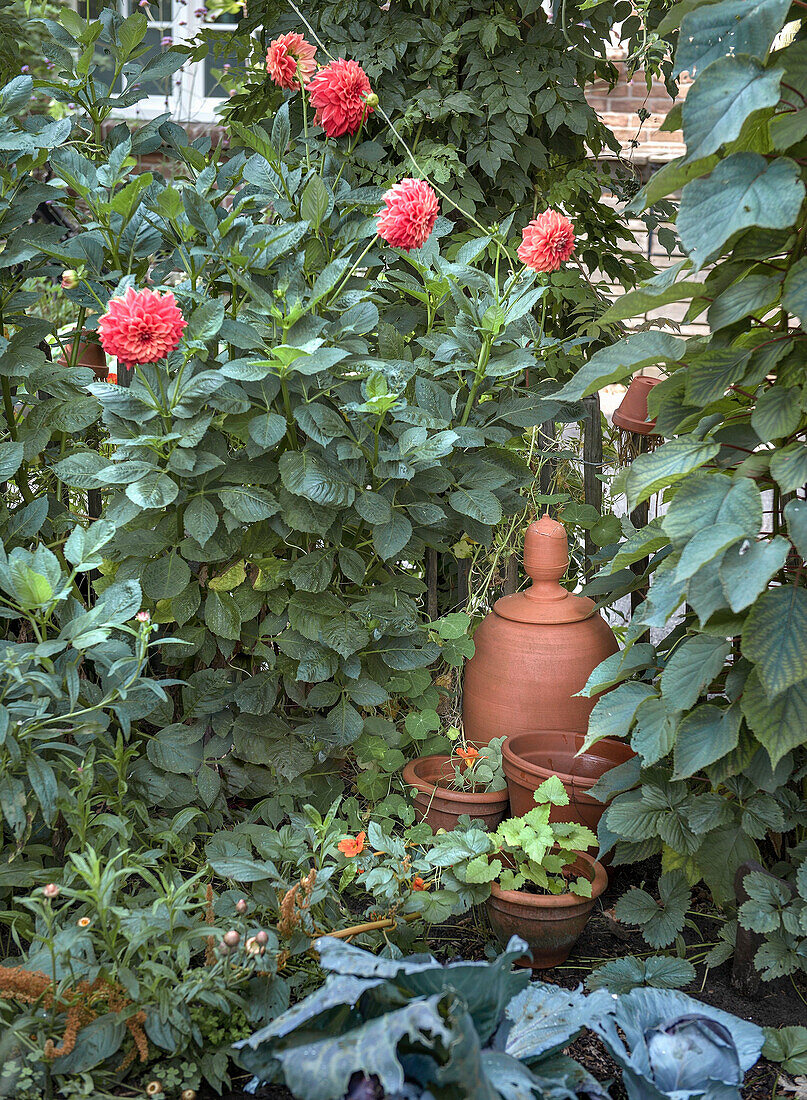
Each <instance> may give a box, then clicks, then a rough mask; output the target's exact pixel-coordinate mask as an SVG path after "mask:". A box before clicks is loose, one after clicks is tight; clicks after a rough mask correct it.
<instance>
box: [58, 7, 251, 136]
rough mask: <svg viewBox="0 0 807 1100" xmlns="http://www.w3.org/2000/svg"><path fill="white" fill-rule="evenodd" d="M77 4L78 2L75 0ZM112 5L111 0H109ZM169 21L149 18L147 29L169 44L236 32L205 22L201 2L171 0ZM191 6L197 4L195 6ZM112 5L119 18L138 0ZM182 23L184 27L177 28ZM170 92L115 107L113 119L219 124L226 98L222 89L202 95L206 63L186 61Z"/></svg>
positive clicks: (229, 26)
mask: <svg viewBox="0 0 807 1100" xmlns="http://www.w3.org/2000/svg"><path fill="white" fill-rule="evenodd" d="M75 2H76V4H77V5H80V3H81V0H75ZM110 2H112V0H110ZM170 2H171V19H170V21H169V20H165V19H153V18H151V17H149V26H150V27H156V28H157V29H159V30H160V31H161V32H162V33H161V36H160V37H166V36H168V37H170V38H171V40H172V42H174V43H180V42H193V41H194V40H195V39H196V37H197V35H198V34H199V32H200V31H202V30H204V29H209V30H216V31H223V32H228V31H235V30H237V29H238V24H237V23H220V22H216V23H208V22H206V20H205V15H204V13H205V8H204V6H203V5H204V0H170ZM194 5H196V6H195V7H194ZM115 6H116V7H117V9H118V11H119V12H120V14H121V15H122V16H124V17H125V16H126V15H127V14H128V13H129V11H130V10H135V11H136V10H137V0H117V2H116V4H115ZM180 23H184V24H185V25H184V26H180ZM168 79H170V80H171V88H172V90H171V92H170V94H167V95H147V96H144V97H143V99H141V100H139V101H138V102H137V103H133V104H132V105H131V107H120V108H117V109H116V110H115V111H114V112H113V115H112V117H113V118H123V119H128V120H130V121H131V120H133V119H139V120H141V121H143V122H148V121H150V120H151V119H153V118H157V117H158V116H159V115H164V114H166V113H168V114H170V115H171V117H172V119H173V120H174V121H176V122H179V123H203V124H212V123H216V122H218V115H217V113H216V109H217V108H219V107H220V106H221V104H222V103H223V102H224V101H225V99H226V98H227V93H226V92H225V91H224V90H223V89H222V93H221V95H216V96H209V95H205V94H204V84H205V60H204V59H202V60H201V61H190V60H189V61H186V63H185V64H184V65H183V66H182V68H181V69H178V70H177V71H176V73H174V75H173V76H172V77H170V78H168Z"/></svg>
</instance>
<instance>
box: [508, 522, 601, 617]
mask: <svg viewBox="0 0 807 1100" xmlns="http://www.w3.org/2000/svg"><path fill="white" fill-rule="evenodd" d="M568 565H569V540H568V538H567V537H566V528H565V527H564V526H563V524H562V523H559V522H558V521H557V520H556V519H552V517H551V516H550V515H549V513H548V512H547V513H545V514H544V515H543V516H541V518H540V519H538V520H534V521H533V522H532V523H531V524H530V525H529V527H528V528H527V530H526V532H525V534H524V571H525V572H526V573H527V575H528V576H529V577H531V578H532V584H531V585H530V587H529V588H527V589H526V590H525V591H524V592H517V593H516V594H515V595H513V596H502V598H501V599H500V600H497V601H496V603H495V604H494V607H493V610H494V612H495V613H496V614H497V615H499V616H501V617H502V618H503V619H511V620H513V621H515V622H521V623H544V624H546V625H552V624H561V623H573V622H579V621H580V620H581V619H588V618H589V617H590V616H591V615H593V614H594V611H595V607H594V601H593V600H590V599H588V598H587V597H586V596H575V595H574V594H573V593H572V592H569V590H568V589H566V588H564V587H563V586H562V585H561V584H560V580H561V577H562V576H563V574H564V573H565V572H566V569H567V567H568Z"/></svg>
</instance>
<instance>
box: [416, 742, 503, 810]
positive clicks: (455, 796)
mask: <svg viewBox="0 0 807 1100" xmlns="http://www.w3.org/2000/svg"><path fill="white" fill-rule="evenodd" d="M505 743H506V742H505ZM450 759H451V757H450V756H448V755H446V754H445V753H434V754H433V755H431V756H416V757H415V759H414V760H410V761H409V762H408V764H406V765H405V767H404V769H403V771H402V773H401V776H402V778H403V781H404V783H406V784H407V786H409V787H416V788H417V790H419V791H420V792H421V793H422V794H431V793H432V792H433V791H437V792H438V794H439V796H440V798H445V799H446V800H447V801H448V802H462V803H468V802H473V803H474V804H476V805H480V804H481V805H486V804H490V805H491V806H496V805H501V803H503V802H507V801H508V799H509V793H508V789H507V787H502V788H501V789H500V790H498V791H478V792H477V791H458V790H456V789H455V788H454V787H440V786H438V785H437V784H436V783H430V782H429V781H428V780H427V779H422V778H421V777H420V775H418V772H417V765H418V764H422V763H425V762H426V761H434V762H435V763H437V762H438V761H439V762H440V764H443V763H445V762H447V761H449V760H450Z"/></svg>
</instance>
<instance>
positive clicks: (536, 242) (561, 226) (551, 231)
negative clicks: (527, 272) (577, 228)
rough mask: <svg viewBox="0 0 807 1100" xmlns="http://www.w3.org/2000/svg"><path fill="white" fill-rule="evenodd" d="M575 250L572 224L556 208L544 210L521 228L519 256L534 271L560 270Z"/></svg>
mask: <svg viewBox="0 0 807 1100" xmlns="http://www.w3.org/2000/svg"><path fill="white" fill-rule="evenodd" d="M573 252H574V226H573V225H572V223H571V222H570V221H569V219H568V218H565V217H564V216H563V214H559V213H558V212H557V210H545V211H544V212H543V214H539V215H538V217H537V218H535V219H534V220H533V221H531V222H530V224H529V225H528V226H527V227H526V228H525V230H524V238H523V240H522V242H521V244H520V245H519V248H518V258H519V259H520V260H521V261H522V263H525V264H526V265H527V267H531V268H532V269H533V271H559V270H560V265H561V264H564V263H566V261H567V260H568V259H569V257H570V256H571V254H572V253H573Z"/></svg>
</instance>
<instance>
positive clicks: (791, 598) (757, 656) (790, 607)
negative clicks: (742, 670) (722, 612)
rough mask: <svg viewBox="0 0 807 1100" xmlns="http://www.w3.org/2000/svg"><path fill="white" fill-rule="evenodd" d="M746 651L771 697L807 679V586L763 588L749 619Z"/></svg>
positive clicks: (744, 647) (743, 637) (743, 635)
mask: <svg viewBox="0 0 807 1100" xmlns="http://www.w3.org/2000/svg"><path fill="white" fill-rule="evenodd" d="M742 652H743V655H744V656H745V657H747V658H748V660H749V661H753V662H754V664H755V665H756V666H757V672H758V673H759V677H760V680H761V681H762V685H763V687H764V688H765V692H766V694H767V695H768V697H769V698H770V699H774V698H776V696H777V695H780V694H781V693H782V692H783V691H785V690H786V689H787V688H789V687H790V686H791V685H792V684H797V683H799V682H800V681H801V680H805V679H807V590H805V589H804V588H800V587H798V586H797V585H787V586H786V587H784V588H772V589H769V590H768V591H767V592H763V594H762V595H761V596H760V598H759V599H758V600H757V602H756V603H755V604H754V606H753V607H752V608H751V610H750V611H749V613H748V616H747V618H746V620H745V624H744V626H743V633H742Z"/></svg>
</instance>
